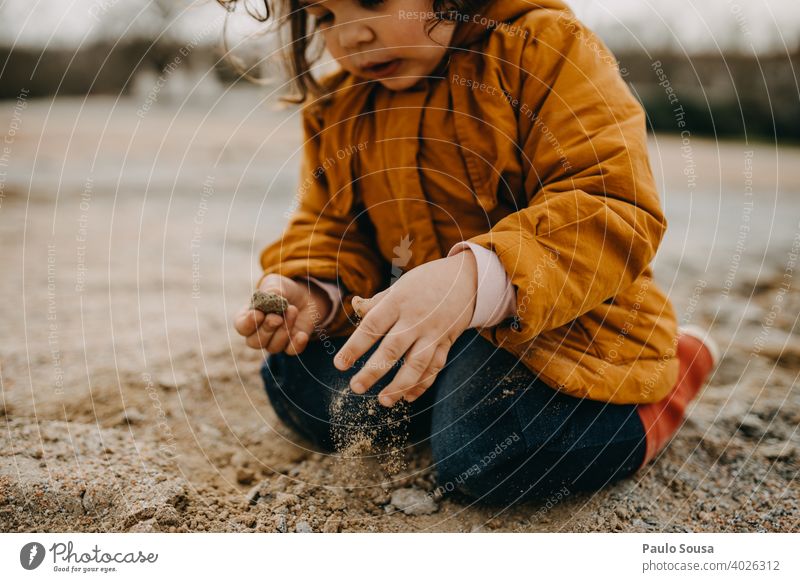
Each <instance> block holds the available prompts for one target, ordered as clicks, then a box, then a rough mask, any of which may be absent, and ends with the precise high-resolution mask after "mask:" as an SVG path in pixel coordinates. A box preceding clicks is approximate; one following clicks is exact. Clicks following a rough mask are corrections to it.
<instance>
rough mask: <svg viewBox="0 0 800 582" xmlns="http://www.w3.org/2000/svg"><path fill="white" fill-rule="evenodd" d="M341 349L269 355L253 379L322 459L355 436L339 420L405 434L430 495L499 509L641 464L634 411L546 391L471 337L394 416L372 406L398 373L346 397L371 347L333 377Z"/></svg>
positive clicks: (377, 432)
mask: <svg viewBox="0 0 800 582" xmlns="http://www.w3.org/2000/svg"><path fill="white" fill-rule="evenodd" d="M346 339H347V338H344V337H338V338H330V339H329V340H328V341H327V342H320V341H314V342H310V343H309V345H308V346H307V347H306V349H305V351H304V352H303V353H302V354H300V355H299V356H287V355H286V354H283V353H281V354H272V355H270V356H269V357H267V359H266V361H265V363H264V366H263V367H262V370H261V374H262V377H263V379H264V384H265V387H266V391H267V395H268V396H269V399H270V401H271V402H272V406H273V407H274V409H275V412H276V413H277V415H278V417H279V418H280V419H281V420H282V421H283V422H284V423H285V424H287V425H288V426H289V427H291V428H292V429H294V430H295V431H296V432H297V433H299V434H300V435H301V436H303V437H305V438H306V439H308V440H310V441H311V442H313V443H314V444H316V445H317V446H318V447H319V448H321V449H323V450H333V449H334V446H335V445H336V444H337V442H336V439H335V438H334V436H335V435H336V434H337V431H338V432H341V431H342V430H347V429H357V428H358V427H355V426H352V427H342V426H341V424H342V422H341V421H340V420H339V419H340V418H349V419H351V420H350V421H349V422H351V423H353V424H360V423H364V424H369V423H371V427H372V429H373V430H371V431H370V434H371V435H373V436H374V439H375V440H376V441H381V440H383V441H385V442H386V443H391V442H392V439H391V433H392V432H393V431H397V430H406V431H407V432H408V433H409V434H410V436H411V439H410V442H409V444H412V445H413V444H419V443H423V442H428V443H429V444H430V447H431V450H432V453H433V460H434V462H435V464H436V470H437V475H438V483H439V487H440V488H441V490H442V491H446V492H450V491H454V490H457V491H459V492H461V493H463V494H466V495H468V496H470V497H473V498H476V499H480V500H483V501H486V502H490V503H501V504H508V503H514V502H517V501H521V500H526V499H530V498H543V497H546V496H548V495H549V494H551V493H553V492H554V491H557V490H563V489H564V488H566V489H567V490H568V491H576V490H596V489H599V488H601V487H603V486H604V485H606V484H608V483H611V482H613V481H616V480H618V479H620V478H622V477H625V476H627V475H630V474H631V473H633V472H634V471H635V470H636V469H637V468H638V467H639V465H640V464H641V462H642V459H643V458H644V452H645V433H644V429H643V426H642V423H641V421H640V420H639V415H638V414H637V412H636V407H635V406H633V405H614V404H607V403H603V402H597V401H594V400H585V399H579V398H574V397H571V396H567V395H565V394H563V393H560V392H557V391H555V390H553V389H552V388H550V387H549V386H547V385H546V384H545V383H544V382H543V381H541V380H540V379H539V378H538V377H537V376H536V374H534V373H533V372H531V371H530V370H528V368H526V367H525V366H524V365H523V364H521V363H520V362H519V360H517V358H516V357H514V356H513V355H512V354H510V353H509V352H507V351H505V350H503V349H499V348H496V347H495V346H494V345H493V344H491V343H490V342H488V341H487V340H485V339H484V338H483V337H481V336H480V334H478V332H477V331H476V330H474V329H470V330H467V331H466V332H464V334H462V335H461V337H459V338H458V340H457V341H456V342H455V343H454V344H453V346H452V348H451V349H450V353H449V355H448V359H447V364H446V366H445V367H444V368H443V369H442V370H441V372H440V373H439V375H438V377H437V378H436V381H435V382H434V384H433V385H432V386H431V387H430V388H429V389H428V390H427V391H426V393H425V394H424V395H423V396H421V397H420V398H419V399H417V400H416V401H415V402H413V403H412V404H408V403H405V402H403V403H402V407H403V408H401V409H398V410H400V411H401V412H399V413H398V412H397V411H394V412H392V409H389V410H387V409H384V408H383V407H381V406H380V405H379V404H377V398H376V396H377V393H378V392H380V390H381V389H382V388H384V387H385V386H386V385H388V383H389V382H390V381H391V379H392V378H393V377H394V375H395V373H396V371H397V369H398V368H399V364H398V365H397V366H395V367H393V368H391V369H389V370H388V372H387V373H386V375H385V376H384V377H383V378H382V379H381V380H380V381H379V382H377V383H376V385H375V386H373V388H372V389H371V390H370V391H369V392H367V393H366V394H364V395H356V394H353V393H352V392H350V391H349V389H348V382H349V380H350V378H351V377H352V376H353V375H355V373H356V371H357V370H358V369H360V368H361V367H362V366H363V365H364V364H365V363H366V361H367V359H368V358H369V356H371V355H372V353H373V352H374V351H375V349H376V347H377V344H376V345H375V346H373V347H372V348H371V349H370V351H369V352H368V353H367V354H365V355H364V356H362V357H361V358H360V359H359V360H358V361H357V362H356V364H355V365H354V366H353V367H351V368H350V369H349V370H347V371H346V372H340V371H339V370H337V369H336V368H335V367H334V366H333V355H334V354H335V353H336V352H337V351H338V350H339V348H340V347H341V346H342V345H344V342H345V341H346ZM334 399H336V405H335V406H334V407H333V408H334V409H335V410H336V412H337V414H332V413H331V408H332V400H334ZM396 406H398V405H396ZM342 412H344V413H345V414H343V415H342V414H341V413H342ZM398 414H399V416H397V415H398ZM391 415H395V417H392V416H391ZM352 419H355V420H352ZM403 423H404V424H403ZM401 424H403V426H400V425H401Z"/></svg>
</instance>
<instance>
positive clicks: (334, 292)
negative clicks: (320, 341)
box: [297, 277, 342, 328]
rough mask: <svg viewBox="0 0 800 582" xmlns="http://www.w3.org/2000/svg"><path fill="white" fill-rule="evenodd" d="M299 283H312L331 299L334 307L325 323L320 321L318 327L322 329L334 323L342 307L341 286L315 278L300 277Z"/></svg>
mask: <svg viewBox="0 0 800 582" xmlns="http://www.w3.org/2000/svg"><path fill="white" fill-rule="evenodd" d="M297 280H298V281H310V282H311V283H314V284H315V285H317V286H318V287H320V288H321V289H322V290H323V291H325V293H326V294H327V295H328V297H330V299H331V304H332V305H333V307H332V308H331V312H330V313H329V314H328V317H326V318H325V321H320V322H319V323H316V325H317V326H318V327H320V328H325V327H327V326H328V325H329V324H330V323H331V322H332V321H333V318H334V317H336V312H337V311H339V307H340V306H341V305H342V291H341V289H339V286H338V285H337V284H336V283H328V282H327V281H320V280H319V279H316V278H315V277H298V278H297Z"/></svg>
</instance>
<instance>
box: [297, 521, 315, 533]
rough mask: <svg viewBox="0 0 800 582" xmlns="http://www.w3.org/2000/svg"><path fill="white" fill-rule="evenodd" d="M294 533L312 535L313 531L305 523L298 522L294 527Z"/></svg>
mask: <svg viewBox="0 0 800 582" xmlns="http://www.w3.org/2000/svg"><path fill="white" fill-rule="evenodd" d="M294 531H295V532H297V533H314V530H313V529H311V524H310V523H308V522H307V521H298V522H297V524H296V525H295V526H294Z"/></svg>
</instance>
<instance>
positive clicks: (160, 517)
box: [155, 505, 181, 526]
mask: <svg viewBox="0 0 800 582" xmlns="http://www.w3.org/2000/svg"><path fill="white" fill-rule="evenodd" d="M155 520H156V521H157V522H158V525H165V526H171V525H180V523H181V516H180V515H179V514H178V512H177V511H176V510H175V508H174V507H172V506H171V505H162V506H161V507H159V508H158V509H157V510H156V515H155Z"/></svg>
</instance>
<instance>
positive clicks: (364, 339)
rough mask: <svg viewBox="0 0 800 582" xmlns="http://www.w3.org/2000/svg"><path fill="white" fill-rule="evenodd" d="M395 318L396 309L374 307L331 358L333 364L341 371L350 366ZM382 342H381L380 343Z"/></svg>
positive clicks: (383, 333)
mask: <svg viewBox="0 0 800 582" xmlns="http://www.w3.org/2000/svg"><path fill="white" fill-rule="evenodd" d="M397 319H398V315H397V312H396V310H392V309H376V310H374V311H372V312H371V313H370V314H369V315H368V316H367V317H365V318H364V319H363V320H362V321H361V323H360V324H359V326H358V327H357V328H356V330H355V331H354V332H353V334H352V335H351V336H350V337H349V338H348V339H347V341H346V342H345V343H344V345H343V346H342V347H341V349H340V350H339V352H338V353H337V354H336V357H334V359H333V365H334V366H336V368H337V369H338V370H341V371H345V370H347V369H348V368H350V366H352V365H353V364H354V363H355V361H356V360H357V359H358V358H360V357H361V356H363V355H364V354H365V353H366V352H367V351H368V350H369V349H370V348H371V347H372V346H373V345H374V344H375V342H376V341H378V339H379V338H381V337H382V336H384V335H385V334H387V332H388V331H389V329H390V328H391V327H392V326H393V325H394V324H395V322H397ZM387 339H388V338H387ZM384 343H385V342H382V343H381V345H383V344H384ZM409 345H410V344H409ZM406 349H408V346H406ZM402 355H403V354H402V353H401V354H399V355H398V356H397V358H400V356H402Z"/></svg>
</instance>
